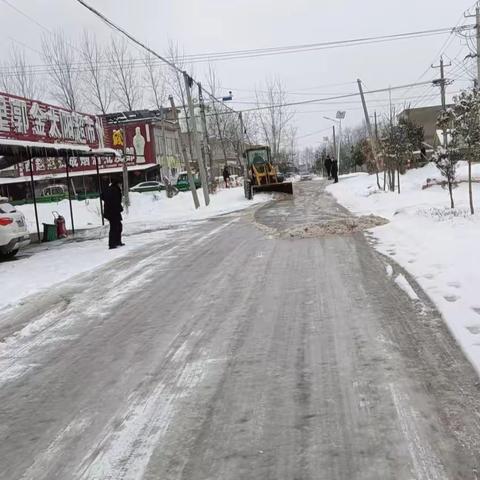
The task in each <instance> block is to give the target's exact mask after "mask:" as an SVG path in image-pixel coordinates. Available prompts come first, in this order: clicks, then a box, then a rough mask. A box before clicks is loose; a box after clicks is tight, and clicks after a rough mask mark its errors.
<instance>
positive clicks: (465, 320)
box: [327, 162, 480, 373]
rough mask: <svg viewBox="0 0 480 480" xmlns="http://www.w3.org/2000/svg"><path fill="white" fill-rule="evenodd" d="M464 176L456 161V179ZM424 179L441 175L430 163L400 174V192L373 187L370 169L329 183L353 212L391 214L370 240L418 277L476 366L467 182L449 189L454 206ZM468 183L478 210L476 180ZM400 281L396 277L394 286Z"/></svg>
mask: <svg viewBox="0 0 480 480" xmlns="http://www.w3.org/2000/svg"><path fill="white" fill-rule="evenodd" d="M466 176H467V165H466V164H465V163H463V162H462V163H461V164H459V168H458V178H460V179H465V178H466ZM474 177H476V178H478V177H480V165H474ZM427 179H437V180H442V177H441V175H440V172H439V171H438V170H437V169H436V167H435V166H434V165H433V164H430V165H427V166H425V167H424V168H421V169H417V170H410V171H408V172H407V173H406V174H405V175H403V176H402V177H401V191H402V193H401V194H400V195H399V194H397V193H391V192H383V191H379V190H378V188H377V184H376V178H375V175H367V174H359V175H357V176H354V177H349V178H341V179H340V182H339V183H338V184H334V185H330V186H329V187H327V190H328V191H329V192H330V193H331V194H333V195H334V196H335V197H336V198H337V200H338V201H339V202H340V203H341V204H342V205H344V206H345V207H347V208H348V209H349V210H350V211H352V212H353V213H355V214H359V215H365V214H371V213H373V214H375V215H380V216H383V217H385V218H387V219H389V220H390V223H389V224H387V225H384V226H381V227H377V228H375V229H373V230H371V234H373V237H374V238H375V240H376V241H377V242H378V243H376V245H375V247H376V248H377V249H378V250H379V251H380V252H381V253H383V254H385V255H387V256H389V257H390V258H392V259H394V260H395V261H396V262H398V263H399V264H400V265H401V266H402V267H404V268H405V269H406V270H407V271H408V272H409V273H410V274H411V275H412V276H413V277H414V278H415V279H416V280H417V281H418V283H419V284H420V285H421V287H422V288H423V289H424V290H425V292H426V293H427V294H428V295H429V297H430V298H431V299H432V301H433V302H434V303H435V305H436V306H437V307H438V309H439V311H440V312H441V314H442V315H443V317H444V319H445V321H446V323H447V325H448V327H449V328H450V330H451V332H452V333H453V335H454V336H455V338H456V339H457V341H458V342H459V344H460V345H461V346H462V348H463V349H464V351H465V352H466V354H467V356H468V357H469V358H470V360H471V362H472V363H473V365H474V366H475V368H476V369H477V371H478V372H479V373H480V295H479V286H480V214H478V213H477V214H475V215H474V216H471V215H470V214H469V209H468V185H467V184H466V183H461V184H460V185H459V186H458V188H456V189H455V190H454V198H455V205H456V208H455V210H453V211H452V210H451V209H450V208H449V207H450V200H449V195H448V190H447V189H443V188H442V187H440V186H433V187H429V188H427V189H422V186H423V185H424V184H425V183H426V181H427ZM473 188H474V202H475V204H476V206H477V209H478V211H479V212H480V184H478V183H475V184H474V186H473ZM403 280H405V279H404V278H403V279H402V278H396V279H395V281H397V283H398V284H400V286H401V285H403V284H404V283H405V282H404V281H403ZM405 281H406V280H405ZM402 288H403V287H402ZM405 290H407V289H405ZM407 293H408V292H407ZM411 298H412V297H411Z"/></svg>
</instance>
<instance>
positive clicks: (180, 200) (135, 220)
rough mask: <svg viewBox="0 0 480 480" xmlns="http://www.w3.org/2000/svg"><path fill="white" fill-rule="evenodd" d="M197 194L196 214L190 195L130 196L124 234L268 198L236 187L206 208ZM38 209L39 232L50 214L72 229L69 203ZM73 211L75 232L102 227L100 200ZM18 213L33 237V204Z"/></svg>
mask: <svg viewBox="0 0 480 480" xmlns="http://www.w3.org/2000/svg"><path fill="white" fill-rule="evenodd" d="M197 192H198V197H199V200H200V205H201V207H200V208H199V209H197V210H196V209H195V207H194V204H193V199H192V194H191V193H190V192H180V193H179V194H178V195H176V196H175V197H173V198H167V196H166V195H165V192H160V193H130V202H131V206H130V208H129V209H128V212H124V213H123V220H124V222H123V223H124V231H125V232H126V233H133V232H135V231H144V230H148V229H151V228H156V227H159V226H166V225H173V224H181V223H185V222H188V221H192V220H205V219H207V218H210V217H213V216H216V215H222V214H225V213H230V212H234V211H236V210H241V209H243V208H247V207H249V206H251V205H255V204H257V203H262V202H265V201H267V200H268V199H269V198H270V197H269V196H268V195H256V196H255V197H254V199H253V200H246V199H245V197H244V192H243V187H236V188H229V189H222V190H220V191H219V192H218V193H216V194H215V195H210V205H209V206H208V207H205V203H204V199H203V193H202V190H197ZM37 208H38V216H39V222H40V229H41V230H42V223H53V213H52V212H58V213H60V215H62V216H63V217H65V220H66V222H67V228H68V229H70V228H71V222H70V207H69V203H68V200H62V201H61V202H58V203H43V204H42V203H41V204H38V207H37ZM72 208H73V218H74V223H75V228H76V229H86V228H95V227H99V226H101V225H102V220H101V214H100V200H98V199H93V200H86V201H76V200H74V201H72ZM18 210H20V211H22V212H23V213H24V215H25V217H26V219H27V223H28V228H29V231H30V232H31V233H35V232H36V229H37V227H36V224H35V213H34V207H33V204H28V205H22V206H19V207H18ZM107 223H108V222H107Z"/></svg>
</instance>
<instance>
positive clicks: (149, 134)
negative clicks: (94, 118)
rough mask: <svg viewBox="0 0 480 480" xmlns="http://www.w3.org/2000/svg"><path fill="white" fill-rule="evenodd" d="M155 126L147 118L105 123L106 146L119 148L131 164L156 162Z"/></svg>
mask: <svg viewBox="0 0 480 480" xmlns="http://www.w3.org/2000/svg"><path fill="white" fill-rule="evenodd" d="M154 134H155V132H154V128H153V127H152V125H150V123H149V122H148V121H146V120H144V121H141V120H140V121H132V122H124V123H120V124H118V125H117V124H107V125H105V146H106V147H109V148H114V149H116V150H119V151H121V152H122V153H123V155H124V156H125V158H126V160H127V163H128V164H129V165H142V164H145V163H155V162H156V160H155V147H154V144H155V141H154Z"/></svg>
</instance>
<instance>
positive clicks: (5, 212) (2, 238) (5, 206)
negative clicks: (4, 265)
mask: <svg viewBox="0 0 480 480" xmlns="http://www.w3.org/2000/svg"><path fill="white" fill-rule="evenodd" d="M6 200H7V199H5V198H0V256H9V257H13V256H14V255H15V254H16V253H17V252H18V250H19V249H20V248H24V247H26V246H27V245H28V244H29V243H30V235H29V233H28V229H27V222H26V221H25V216H24V215H23V213H21V212H19V211H17V210H16V208H15V207H14V206H13V205H10V204H9V203H7V201H6Z"/></svg>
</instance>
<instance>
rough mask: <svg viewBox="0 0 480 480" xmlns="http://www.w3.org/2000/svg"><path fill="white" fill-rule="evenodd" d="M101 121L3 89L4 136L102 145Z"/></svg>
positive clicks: (0, 123)
mask: <svg viewBox="0 0 480 480" xmlns="http://www.w3.org/2000/svg"><path fill="white" fill-rule="evenodd" d="M100 135H102V124H101V121H100V120H99V119H98V118H96V117H95V116H94V115H87V114H84V113H78V112H73V111H71V110H67V109H65V108H61V107H55V106H53V105H49V104H47V103H43V102H39V101H36V100H29V99H26V98H22V97H17V96H15V95H10V94H6V93H0V138H9V139H14V140H25V141H30V142H44V143H73V144H80V145H88V146H89V147H91V148H98V146H99V141H98V139H99V136H100Z"/></svg>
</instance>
